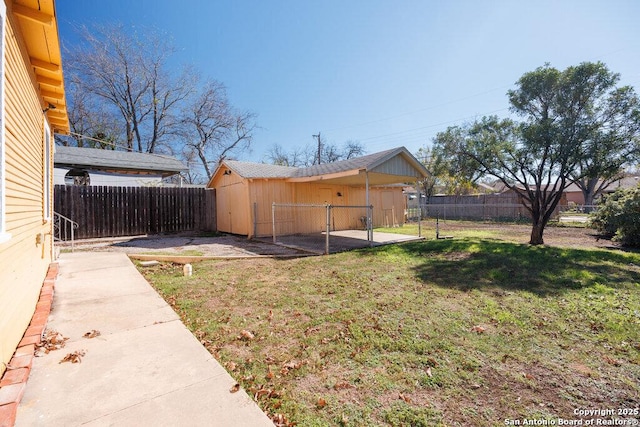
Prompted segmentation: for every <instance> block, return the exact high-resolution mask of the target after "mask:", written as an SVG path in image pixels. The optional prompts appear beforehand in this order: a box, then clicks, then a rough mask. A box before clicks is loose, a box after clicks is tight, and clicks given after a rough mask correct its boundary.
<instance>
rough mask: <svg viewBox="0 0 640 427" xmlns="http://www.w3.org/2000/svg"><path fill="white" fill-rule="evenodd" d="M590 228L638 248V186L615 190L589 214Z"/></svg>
mask: <svg viewBox="0 0 640 427" xmlns="http://www.w3.org/2000/svg"><path fill="white" fill-rule="evenodd" d="M590 222H591V225H592V227H594V228H595V229H597V230H598V231H599V232H601V233H602V234H603V235H605V236H607V237H610V238H612V239H613V240H615V241H618V242H620V243H622V244H623V245H625V246H635V247H640V186H638V187H635V188H630V189H626V190H622V189H620V190H617V191H616V192H615V193H613V194H611V195H609V196H608V197H607V198H606V200H605V201H604V203H603V204H601V205H600V207H599V208H598V210H597V211H596V212H594V213H593V214H591V217H590Z"/></svg>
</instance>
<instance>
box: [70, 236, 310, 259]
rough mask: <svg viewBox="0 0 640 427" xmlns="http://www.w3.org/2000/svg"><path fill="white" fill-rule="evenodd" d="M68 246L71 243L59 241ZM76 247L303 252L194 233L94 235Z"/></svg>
mask: <svg viewBox="0 0 640 427" xmlns="http://www.w3.org/2000/svg"><path fill="white" fill-rule="evenodd" d="M61 247H62V248H63V249H70V247H71V246H70V244H69V243H65V244H63V245H61ZM74 249H75V250H82V251H99V252H105V251H106V252H124V253H127V254H158V255H178V256H219V257H242V256H265V255H266V256H295V255H302V254H304V252H302V251H299V250H296V249H292V248H288V247H284V246H280V245H274V244H272V243H268V242H265V241H256V240H249V239H247V238H246V237H238V236H232V235H221V236H215V237H197V236H179V235H178V236H176V235H171V236H163V235H157V236H137V237H131V238H118V239H97V240H86V241H82V240H81V241H77V242H76V243H75V245H74Z"/></svg>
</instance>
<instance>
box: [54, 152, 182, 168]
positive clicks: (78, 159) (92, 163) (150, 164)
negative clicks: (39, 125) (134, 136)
mask: <svg viewBox="0 0 640 427" xmlns="http://www.w3.org/2000/svg"><path fill="white" fill-rule="evenodd" d="M53 162H54V164H55V166H67V167H72V168H92V169H99V170H123V171H124V170H126V171H142V172H157V173H162V174H163V175H173V174H176V173H178V172H181V171H183V170H187V169H188V168H187V166H186V165H185V164H184V163H182V162H181V161H180V160H178V159H176V158H174V157H170V156H163V155H159V154H149V153H137V152H130V151H114V150H101V149H97V148H80V147H65V146H56V150H55V152H54V155H53Z"/></svg>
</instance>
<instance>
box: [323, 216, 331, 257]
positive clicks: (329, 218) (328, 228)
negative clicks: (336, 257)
mask: <svg viewBox="0 0 640 427" xmlns="http://www.w3.org/2000/svg"><path fill="white" fill-rule="evenodd" d="M326 209H327V227H326V228H327V232H326V236H325V239H324V240H325V241H324V254H325V255H329V232H330V231H331V205H327V208H326Z"/></svg>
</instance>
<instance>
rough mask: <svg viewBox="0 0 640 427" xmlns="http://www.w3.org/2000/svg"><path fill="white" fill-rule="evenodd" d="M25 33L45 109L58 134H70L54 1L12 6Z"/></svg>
mask: <svg viewBox="0 0 640 427" xmlns="http://www.w3.org/2000/svg"><path fill="white" fill-rule="evenodd" d="M8 4H9V5H10V6H9V7H10V8H11V12H12V13H13V15H14V16H15V17H16V20H17V22H18V24H19V25H20V28H21V30H22V35H23V37H24V41H25V46H26V50H27V54H28V56H29V62H30V64H29V65H31V67H32V68H33V73H34V75H35V84H36V89H37V90H38V92H39V97H40V100H41V105H42V106H43V110H45V111H44V113H45V114H46V115H47V119H48V121H49V124H50V125H51V127H52V128H53V132H54V133H58V134H68V133H69V130H70V127H69V116H68V113H67V105H66V102H65V90H64V75H63V71H62V55H61V53H60V38H59V36H58V23H57V19H56V13H55V1H54V0H14V2H13V3H11V2H8Z"/></svg>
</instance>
